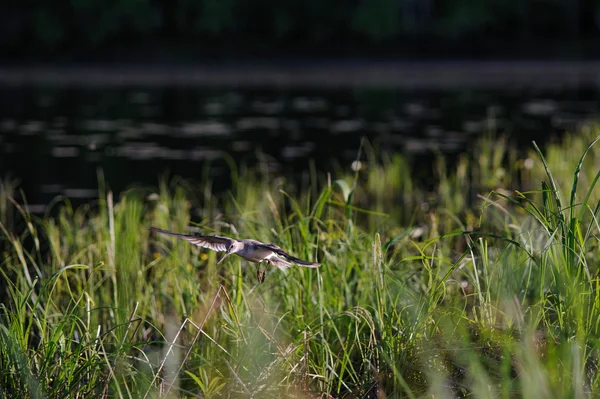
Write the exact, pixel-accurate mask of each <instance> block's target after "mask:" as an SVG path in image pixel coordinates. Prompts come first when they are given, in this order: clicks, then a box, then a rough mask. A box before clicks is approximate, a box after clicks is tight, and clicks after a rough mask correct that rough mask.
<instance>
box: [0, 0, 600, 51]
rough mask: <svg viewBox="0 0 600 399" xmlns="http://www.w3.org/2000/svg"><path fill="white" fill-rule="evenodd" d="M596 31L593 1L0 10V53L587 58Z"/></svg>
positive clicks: (253, 2) (282, 2)
mask: <svg viewBox="0 0 600 399" xmlns="http://www.w3.org/2000/svg"><path fill="white" fill-rule="evenodd" d="M599 25H600V1H598V0H522V1H517V0H514V1H505V0H447V1H434V0H353V1H341V0H332V1H322V0H306V1H297V0H177V1H168V0H111V1H101V0H57V1H51V2H48V1H43V0H32V1H29V2H1V3H0V47H1V48H2V50H3V54H4V55H5V56H6V57H8V58H10V57H12V58H15V59H16V58H20V57H23V56H28V57H30V58H36V57H38V58H39V57H45V58H54V57H59V58H60V57H70V56H74V55H75V54H77V55H81V54H82V52H83V54H85V55H87V56H88V57H94V56H99V55H106V54H112V53H114V52H116V53H117V54H123V53H125V54H128V50H130V49H134V48H135V49H136V51H142V52H145V53H147V52H151V53H156V54H162V55H163V56H168V57H170V56H173V55H178V56H179V57H182V58H185V57H186V56H190V55H203V56H232V55H238V56H239V53H240V51H245V52H246V53H249V52H251V51H257V50H264V51H275V52H277V53H278V54H281V50H284V51H289V52H291V53H294V54H296V53H298V52H300V53H302V52H303V51H308V49H310V51H311V52H315V51H317V52H318V51H322V52H323V53H325V54H328V55H335V54H350V55H360V54H372V53H376V54H377V53H379V54H386V55H390V54H391V55H394V54H397V55H410V54H414V55H423V54H428V53H429V52H431V51H432V50H434V51H437V52H438V53H439V52H442V53H444V52H448V54H452V53H451V52H455V51H464V52H467V53H474V51H475V50H477V51H478V52H481V51H484V52H485V51H486V49H489V50H490V51H491V50H492V49H493V50H494V53H497V51H498V50H499V49H500V50H502V46H506V49H507V51H513V52H514V51H516V52H517V53H518V52H519V51H522V50H523V48H525V47H526V48H527V49H529V50H534V51H536V50H539V51H549V50H550V51H559V52H561V54H565V53H566V54H567V55H568V53H572V54H574V55H577V56H591V53H593V48H594V46H593V45H592V44H593V43H591V41H593V40H594V39H597V38H598V37H599V33H600V32H599ZM588 43H589V45H587V44H588ZM515 46H516V47H515ZM557 46H558V48H557ZM508 49H511V50H508ZM332 52H333V53H332ZM526 54H530V51H528V52H527V53H526ZM131 55H133V56H135V55H136V54H131ZM168 59H171V58H168Z"/></svg>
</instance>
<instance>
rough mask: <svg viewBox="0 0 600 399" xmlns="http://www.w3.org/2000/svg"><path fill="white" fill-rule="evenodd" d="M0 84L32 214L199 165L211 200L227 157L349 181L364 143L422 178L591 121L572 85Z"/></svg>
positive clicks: (587, 101)
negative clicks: (481, 152)
mask: <svg viewBox="0 0 600 399" xmlns="http://www.w3.org/2000/svg"><path fill="white" fill-rule="evenodd" d="M0 75H1V74H0ZM0 81H2V79H0ZM2 82H3V83H4V84H3V85H0V177H7V176H9V177H17V178H19V180H20V181H21V187H23V188H24V190H25V193H26V195H27V197H28V198H27V199H28V202H29V203H30V204H32V205H33V209H34V210H37V211H40V210H43V207H44V205H45V204H48V203H49V202H50V201H51V200H52V199H53V198H55V197H56V196H58V195H66V196H68V197H71V198H73V199H75V200H81V201H85V200H88V199H92V198H96V197H97V192H96V188H97V171H98V169H102V170H103V171H104V176H105V179H106V181H107V182H108V184H109V185H110V187H111V188H112V189H113V190H114V191H116V192H119V191H121V190H123V189H125V188H127V187H128V186H130V185H131V184H133V183H142V184H150V185H155V184H156V183H157V177H158V176H159V175H160V174H162V173H164V172H165V171H169V173H170V175H177V176H182V177H185V178H192V179H196V180H200V179H201V177H202V174H203V168H204V165H205V164H206V162H207V161H209V162H211V164H212V165H213V167H212V168H211V176H212V177H213V178H214V179H216V180H217V182H218V183H217V185H216V186H217V189H226V188H227V185H228V178H227V176H228V167H227V159H230V160H233V161H235V162H237V163H240V162H245V163H247V164H249V165H256V164H257V163H258V162H262V163H263V165H267V166H268V167H269V168H270V169H272V170H273V171H275V172H277V173H281V174H284V175H286V176H290V177H292V178H298V177H299V176H300V174H301V173H302V171H305V170H306V169H307V168H308V165H309V160H311V159H312V160H314V162H315V166H316V167H317V169H318V170H319V171H330V170H332V169H334V168H335V167H336V166H340V167H342V168H348V170H349V168H350V164H351V163H352V161H353V160H355V159H356V156H357V151H358V148H359V145H360V142H361V139H362V138H363V137H365V138H367V139H368V140H369V142H370V143H372V144H373V145H375V146H376V147H377V148H379V149H381V150H382V151H388V152H402V153H404V154H407V155H408V156H409V158H410V159H411V161H412V162H413V164H414V165H415V166H416V167H417V169H418V170H419V171H422V175H423V178H425V179H426V178H427V176H428V173H430V172H428V171H429V168H430V165H431V159H432V153H433V152H436V151H439V152H442V153H446V154H456V153H458V152H461V151H468V149H469V148H470V146H471V145H472V144H473V142H474V140H475V139H476V138H478V137H480V136H481V135H483V134H486V133H488V132H490V131H492V132H496V133H497V134H504V133H506V134H508V135H509V136H510V137H511V140H512V142H513V143H515V144H516V145H518V146H520V147H521V148H524V149H529V148H531V144H530V143H531V141H532V140H536V141H537V142H538V143H541V144H543V143H545V142H546V141H547V140H548V139H550V138H551V137H556V136H557V135H560V134H561V133H562V132H564V131H565V130H571V131H572V130H576V129H578V128H579V127H580V126H581V125H583V124H585V123H587V122H589V121H591V120H595V119H598V116H599V111H600V89H599V88H598V86H597V85H593V84H589V82H577V81H576V82H574V84H570V85H548V84H540V85H535V84H532V85H526V84H524V82H521V81H519V82H518V84H514V85H505V84H502V85H498V84H491V85H489V86H490V87H486V85H485V84H477V85H464V86H463V85H441V86H442V87H432V86H435V85H416V86H414V85H390V87H383V86H384V85H372V86H369V85H352V84H349V85H347V86H344V85H330V86H327V85H324V86H323V87H317V85H308V86H309V87H301V86H302V85H286V84H279V85H273V84H264V85H261V84H260V83H261V82H260V81H258V82H255V83H256V84H250V85H242V84H228V83H227V82H220V84H207V85H202V84H192V85H185V84H181V82H179V83H177V84H165V85H160V84H142V83H144V82H139V81H133V83H134V84H131V82H130V83H127V81H125V82H121V84H113V85H110V84H105V85H103V84H93V85H82V84H77V82H72V81H69V79H65V80H64V81H58V82H53V83H52V82H49V81H47V80H41V81H35V80H32V82H33V83H32V82H29V83H27V81H22V82H19V84H7V81H6V79H4V81H2ZM79 83H81V82H79ZM96 83H98V82H96ZM146 83H148V82H146ZM167 83H168V82H167ZM171 83H172V82H171ZM196 83H197V82H196ZM262 83H265V82H262ZM580 83H581V84H580Z"/></svg>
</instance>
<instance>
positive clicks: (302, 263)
mask: <svg viewBox="0 0 600 399" xmlns="http://www.w3.org/2000/svg"><path fill="white" fill-rule="evenodd" d="M265 246H267V247H269V248H270V249H271V250H272V251H273V252H275V253H276V254H277V255H279V256H281V257H283V258H285V259H287V260H289V261H290V262H294V263H295V264H297V265H298V266H303V267H312V268H317V267H319V266H321V264H320V263H314V262H308V261H306V260H302V259H299V258H296V257H295V256H292V255H290V254H288V253H287V252H285V251H284V250H283V249H281V248H280V247H278V246H277V245H275V244H265ZM286 263H287V262H286Z"/></svg>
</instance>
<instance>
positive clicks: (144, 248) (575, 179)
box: [0, 131, 600, 398]
mask: <svg viewBox="0 0 600 399" xmlns="http://www.w3.org/2000/svg"><path fill="white" fill-rule="evenodd" d="M597 134H598V132H597V131H588V132H584V133H581V134H578V135H573V136H566V137H565V139H564V141H563V142H561V143H556V144H553V145H549V146H548V148H546V149H545V150H544V151H543V154H542V151H539V150H538V149H537V147H534V146H532V147H531V152H530V153H527V152H519V151H517V150H516V149H514V148H512V147H510V145H509V144H508V141H506V140H503V139H500V140H497V139H493V138H487V139H482V140H481V141H480V142H479V143H477V144H476V145H475V148H474V150H473V153H472V154H471V155H470V156H469V157H467V156H462V157H459V159H458V161H457V162H456V164H453V165H452V166H449V165H446V164H445V162H444V161H443V159H441V158H440V160H439V161H438V163H437V165H436V184H435V188H434V190H433V191H425V190H424V189H423V188H422V187H421V185H420V184H419V182H418V181H414V180H412V179H411V176H412V173H411V171H410V170H409V167H408V162H407V161H406V160H405V159H404V158H403V157H402V156H400V155H395V156H393V157H386V156H383V155H380V154H379V153H378V151H377V150H376V149H375V148H370V147H369V148H367V149H366V153H367V160H366V161H365V162H364V163H363V168H362V169H361V170H360V171H359V172H357V173H348V175H347V176H343V175H342V174H340V173H338V176H337V177H327V176H317V174H316V173H314V172H312V173H309V174H308V175H307V178H306V179H303V181H305V182H309V183H306V184H304V186H301V187H295V186H293V185H292V184H291V183H288V182H286V181H285V180H282V179H280V178H276V177H273V176H268V175H267V174H266V173H265V172H261V170H260V169H258V170H248V169H246V168H244V167H243V166H239V167H238V166H236V165H233V164H232V166H231V177H232V180H233V186H232V189H231V191H230V192H228V193H226V194H223V195H216V194H214V193H212V192H211V190H210V182H209V181H204V182H201V183H197V184H191V183H188V182H183V181H180V180H178V179H173V180H170V181H162V182H161V183H160V184H159V186H158V187H157V188H155V189H150V188H138V189H132V190H130V191H128V192H126V193H124V194H123V195H121V196H120V198H114V197H113V194H112V193H111V192H110V191H109V190H108V189H107V188H106V187H105V185H104V184H103V183H101V185H100V186H101V187H100V193H101V195H100V198H99V201H98V202H97V203H95V204H90V205H87V206H83V207H79V208H77V209H74V208H73V207H71V206H70V204H69V202H68V200H64V201H62V202H61V203H60V204H57V205H55V206H56V208H55V212H53V213H52V215H53V216H48V215H46V216H44V217H38V216H34V215H32V214H31V213H30V212H28V210H27V206H26V202H25V201H24V200H21V201H19V202H18V201H16V200H14V198H16V197H17V196H18V194H19V192H18V187H17V186H18V185H17V184H16V183H15V182H13V181H9V180H4V181H2V182H0V184H1V187H0V188H1V190H0V231H1V233H0V250H1V251H2V257H1V258H0V261H1V265H0V298H1V301H0V302H1V303H0V336H1V339H0V389H1V393H0V394H1V395H2V396H6V397H32V398H41V397H81V398H84V397H125V398H143V397H180V396H183V397H196V396H198V397H282V396H284V397H299V398H301V397H302V398H303V397H307V398H308V397H321V396H322V397H327V395H331V396H332V397H372V398H376V397H409V398H418V397H431V396H433V397H453V396H469V397H482V398H513V397H526V398H539V397H544V398H546V397H555V398H562V397H569V398H571V397H575V398H580V397H595V396H598V395H600V381H599V379H598V376H599V375H600V374H599V373H598V365H599V359H598V355H599V352H598V349H599V348H598V345H599V343H600V341H599V338H600V331H599V328H600V280H598V277H597V276H598V273H599V270H600V262H599V259H600V252H599V248H598V247H599V245H598V237H599V233H600V232H599V229H600V225H599V223H598V211H599V209H600V190H599V189H598V187H597V180H598V176H600V172H598V170H599V169H598V165H599V164H600V145H598V144H597V145H591V146H590V147H588V145H589V144H590V143H591V142H592V140H593V137H595V136H596V135H597ZM336 179H339V180H336ZM100 181H101V182H102V179H100ZM21 197H22V196H21ZM190 225H192V226H196V227H197V228H198V229H200V230H201V231H202V232H203V233H205V234H212V233H215V234H223V235H229V236H234V237H240V238H248V237H252V238H256V239H259V240H263V241H267V242H274V243H276V244H278V245H280V246H281V247H283V248H286V249H289V250H290V252H292V253H293V254H294V255H296V256H299V257H302V258H305V259H310V260H319V261H321V262H322V266H321V267H320V268H319V269H316V270H314V269H303V268H293V269H291V270H289V271H288V272H287V273H282V272H280V271H278V270H270V272H269V275H268V276H267V279H266V281H265V283H263V284H258V282H257V279H256V266H255V265H254V264H246V263H245V262H244V261H242V260H241V259H239V258H236V257H233V258H229V259H228V260H227V261H225V262H224V263H223V264H222V265H220V266H219V267H218V268H217V267H216V260H217V256H216V254H215V253H213V252H209V251H206V250H202V249H198V248H196V247H193V246H191V245H189V244H188V243H186V242H183V241H178V240H175V239H171V238H168V237H164V236H151V235H150V233H149V227H150V226H157V227H161V228H166V229H170V230H174V231H182V232H183V231H186V228H187V227H188V226H190ZM17 232H18V233H17Z"/></svg>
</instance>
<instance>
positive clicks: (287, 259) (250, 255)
mask: <svg viewBox="0 0 600 399" xmlns="http://www.w3.org/2000/svg"><path fill="white" fill-rule="evenodd" d="M150 231H151V232H157V233H161V234H166V235H170V236H173V237H177V238H181V239H183V240H186V241H187V242H190V243H192V244H194V245H197V246H199V247H202V248H208V249H212V250H213V251H218V252H223V251H224V252H225V255H223V257H222V258H221V259H220V260H219V261H218V262H217V265H218V264H219V263H221V262H223V259H225V258H226V257H227V256H229V255H231V254H235V255H237V256H240V257H242V258H244V259H246V260H247V261H249V262H254V263H258V270H257V272H256V276H257V277H258V281H259V282H261V283H262V282H263V281H265V277H266V274H267V270H268V269H269V265H270V264H272V265H273V266H275V267H277V268H279V269H281V270H284V269H287V268H288V267H292V266H293V264H296V265H298V266H303V267H311V268H317V267H319V266H320V264H319V263H313V262H308V261H305V260H302V259H298V258H296V257H295V256H292V255H290V254H288V253H287V252H285V251H284V250H283V249H281V248H279V247H278V246H277V245H275V244H265V243H263V242H260V241H256V240H236V239H233V238H229V237H221V236H200V235H193V234H179V233H174V232H172V231H167V230H163V229H159V228H156V227H150ZM262 262H266V263H267V266H266V267H265V270H264V271H263V272H261V270H260V264H261V263H262Z"/></svg>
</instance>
